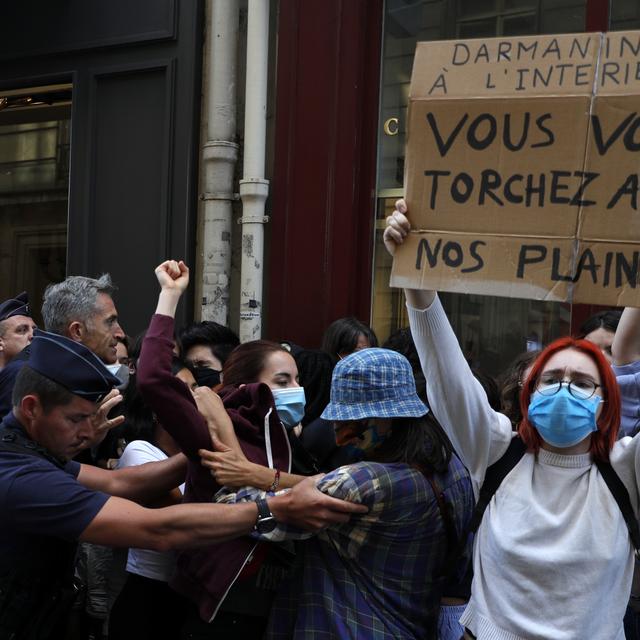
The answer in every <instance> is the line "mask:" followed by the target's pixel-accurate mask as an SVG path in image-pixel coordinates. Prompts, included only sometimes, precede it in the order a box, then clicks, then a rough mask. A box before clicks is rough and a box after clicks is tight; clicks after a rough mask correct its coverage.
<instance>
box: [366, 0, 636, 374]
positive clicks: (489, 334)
mask: <svg viewBox="0 0 640 640" xmlns="http://www.w3.org/2000/svg"><path fill="white" fill-rule="evenodd" d="M622 2H623V3H624V2H625V0H622ZM628 4H634V5H636V4H637V3H636V2H635V0H634V2H633V3H628ZM585 16H586V0H387V2H386V5H385V27H384V47H383V61H382V87H381V103H380V129H379V132H380V133H379V144H378V212H377V220H376V241H375V242H376V244H375V261H374V283H373V296H372V299H373V308H372V324H373V327H374V329H375V330H376V333H377V334H378V336H379V337H380V338H381V339H382V340H384V339H385V338H386V337H387V336H388V335H389V334H390V333H391V332H393V331H394V330H396V329H398V328H400V327H404V326H406V325H407V318H406V312H405V309H404V301H403V299H402V295H401V293H400V292H398V291H396V290H393V289H391V288H390V287H389V285H388V283H389V276H390V272H391V259H390V258H389V256H388V255H387V253H386V251H385V249H384V246H383V244H382V232H383V230H384V224H385V222H384V221H385V217H386V216H387V215H389V213H390V212H391V211H392V210H393V205H394V202H395V200H396V199H397V198H399V197H401V196H402V195H403V172H404V145H405V122H406V113H407V105H408V94H409V82H410V79H411V67H412V64H413V53H414V50H415V45H416V43H417V42H419V41H422V40H444V39H454V38H477V37H493V36H500V35H504V36H514V35H526V34H535V33H563V32H564V33H570V32H580V31H584V28H585ZM441 297H442V300H443V303H444V305H445V308H446V309H447V311H448V313H449V317H450V318H451V321H452V324H453V327H454V329H455V331H456V334H457V336H458V338H459V339H460V343H461V344H462V346H463V349H464V351H465V354H466V355H467V358H468V360H469V362H471V363H472V364H473V365H474V366H478V367H480V368H482V369H483V370H484V371H485V372H487V373H490V374H497V373H499V372H500V371H501V370H503V369H504V367H505V366H506V365H507V364H508V363H509V362H510V360H511V359H513V358H514V357H515V356H516V355H518V354H519V353H520V352H522V351H524V350H525V349H527V348H530V349H532V348H536V347H539V346H541V345H543V344H546V343H548V342H549V341H550V340H553V339H554V338H556V337H558V336H561V335H566V334H567V333H569V331H570V327H571V324H570V321H571V307H570V305H566V304H561V303H550V302H549V303H547V302H537V301H533V300H520V299H514V298H493V297H487V296H477V295H458V294H448V293H444V294H442V296H441Z"/></svg>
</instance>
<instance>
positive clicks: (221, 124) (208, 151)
mask: <svg viewBox="0 0 640 640" xmlns="http://www.w3.org/2000/svg"><path fill="white" fill-rule="evenodd" d="M239 16H240V8H239V2H238V0H213V1H210V2H209V3H208V17H209V24H208V28H207V33H208V42H207V54H208V60H207V63H208V64H207V65H206V68H207V80H208V92H207V94H206V98H205V99H206V107H205V110H206V112H207V116H208V122H207V142H205V144H204V145H203V154H202V157H203V162H204V170H205V175H204V185H203V187H204V188H203V191H204V193H202V194H201V196H200V198H201V199H202V200H203V201H204V204H203V207H202V209H204V224H203V230H202V277H201V281H202V319H203V320H214V321H215V322H219V323H220V324H224V325H227V324H228V322H229V281H230V273H231V222H232V204H233V201H234V200H237V198H238V196H237V194H235V193H234V189H233V186H234V172H235V165H236V162H237V159H238V148H239V145H238V144H237V143H236V142H234V140H235V138H236V73H237V57H238V56H237V48H238V27H239ZM202 209H201V211H202Z"/></svg>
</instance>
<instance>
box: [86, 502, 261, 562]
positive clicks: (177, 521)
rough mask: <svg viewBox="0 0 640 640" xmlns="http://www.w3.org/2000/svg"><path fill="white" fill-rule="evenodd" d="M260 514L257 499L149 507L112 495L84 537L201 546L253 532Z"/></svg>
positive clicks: (151, 545) (162, 546) (145, 545)
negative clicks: (242, 502)
mask: <svg viewBox="0 0 640 640" xmlns="http://www.w3.org/2000/svg"><path fill="white" fill-rule="evenodd" d="M236 507H240V508H236ZM257 515H258V510H257V507H256V504H255V503H244V504H238V505H225V504H178V505H174V506H172V507H165V508H163V509H146V508H145V507H141V506H140V505H138V504H136V503H135V502H131V501H130V500H124V499H122V498H109V500H107V502H106V503H105V505H104V507H102V509H101V510H100V511H99V512H98V515H97V516H96V517H95V518H94V519H93V520H92V521H91V522H90V523H89V525H88V526H87V528H86V529H85V530H84V531H83V532H82V535H81V536H80V540H82V541H83V542H92V543H94V544H103V545H109V546H116V547H136V548H139V549H156V550H158V551H166V550H167V549H179V548H185V547H199V546H204V545H207V544H213V543H218V542H223V541H225V540H230V539H232V538H235V537H237V536H241V535H244V534H247V533H249V532H250V531H251V530H252V529H253V526H254V524H255V522H256V519H257Z"/></svg>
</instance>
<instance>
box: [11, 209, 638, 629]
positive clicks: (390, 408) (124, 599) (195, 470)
mask: <svg viewBox="0 0 640 640" xmlns="http://www.w3.org/2000/svg"><path fill="white" fill-rule="evenodd" d="M408 215H409V213H408V212H407V210H406V205H405V203H404V202H403V201H399V202H398V203H397V205H396V211H395V212H394V213H393V215H392V216H390V217H389V218H388V219H387V228H386V231H385V234H384V240H385V245H386V246H387V249H388V250H389V252H390V253H391V254H393V253H394V252H395V249H396V247H397V246H398V245H399V244H401V243H402V242H403V241H404V239H405V237H406V235H407V233H408V232H409V222H408V218H407V216H408ZM155 274H156V277H157V280H158V284H159V287H160V293H159V296H158V304H157V308H156V310H155V313H154V314H153V316H152V318H151V321H150V324H149V326H148V328H147V330H146V331H145V332H144V333H143V334H142V335H141V336H139V337H138V338H136V339H135V340H134V339H132V338H130V337H128V336H126V335H125V333H124V331H123V329H122V328H121V326H120V320H119V318H118V315H117V311H116V307H115V303H114V297H113V296H114V293H115V287H114V285H113V284H112V283H111V281H110V279H109V277H108V276H102V277H100V278H99V279H92V278H86V277H79V276H71V277H68V278H67V279H66V280H65V281H64V282H62V283H58V284H54V285H51V286H50V287H49V288H48V289H47V291H46V293H45V296H44V301H43V306H42V316H43V318H44V323H45V327H44V330H38V329H37V328H36V327H35V324H34V322H33V320H32V318H31V313H30V309H29V305H28V300H27V296H26V294H20V295H18V296H16V297H15V298H13V299H11V300H7V301H5V302H4V303H2V304H1V305H0V405H1V409H0V410H1V411H2V414H3V416H5V417H4V420H3V422H2V425H0V514H2V526H1V527H0V640H3V639H5V638H6V639H9V638H13V639H15V640H20V639H25V640H27V639H33V640H36V639H42V640H46V639H47V638H52V639H63V640H64V639H68V640H89V639H90V638H92V639H94V640H102V639H104V638H110V639H112V640H118V639H124V640H127V639H129V638H131V639H133V638H136V639H139V640H143V639H146V638H149V639H151V638H176V639H187V638H192V639H201V638H202V639H204V638H230V637H233V634H235V636H237V637H238V638H243V639H245V638H246V639H252V638H256V639H257V638H263V637H264V638H270V639H283V640H284V639H294V638H296V639H306V638H311V639H312V638H318V639H321V638H322V639H325V638H336V639H342V638H352V639H368V638H371V639H372V640H378V639H387V638H388V639H391V638H409V639H416V640H418V639H421V640H422V639H430V640H436V639H438V640H461V639H462V638H466V639H469V638H480V639H485V638H486V639H492V640H493V639H505V640H529V639H534V638H549V639H553V640H556V639H560V640H564V639H567V640H568V639H572V638H575V639H578V638H587V637H588V638H595V639H601V640H622V639H623V638H625V637H626V638H630V639H635V638H640V617H639V616H638V615H637V614H636V610H635V609H636V604H637V602H638V601H640V588H639V589H638V591H636V589H635V586H636V585H635V584H634V583H635V580H634V566H635V563H634V551H635V549H636V548H638V546H639V545H640V528H639V527H638V524H637V518H638V511H639V503H640V493H639V490H638V481H639V478H640V462H638V461H640V450H639V447H640V444H637V443H638V442H640V440H638V439H637V438H635V437H633V436H635V434H636V433H637V431H638V428H639V427H640V386H639V385H640V310H637V309H626V310H625V311H624V312H622V313H620V312H615V311H612V312H603V313H601V314H598V315H597V316H594V317H593V318H591V319H590V320H589V321H588V322H587V323H585V325H584V326H583V327H582V330H581V335H579V336H577V337H575V338H573V337H567V338H563V339H560V340H556V341H555V342H553V343H551V344H549V345H547V346H543V348H542V349H541V350H536V351H526V352H524V353H523V354H522V355H520V356H518V358H516V360H515V361H514V362H513V363H512V365H511V366H510V367H509V368H508V369H507V370H506V371H504V372H503V373H502V375H501V376H500V377H499V378H498V380H497V381H496V380H494V379H493V378H491V377H490V376H488V375H486V374H485V373H483V372H479V371H472V370H471V368H470V367H469V364H468V362H467V360H466V359H465V357H464V354H463V352H462V350H461V348H460V346H459V344H458V340H457V339H456V337H455V335H454V334H453V331H452V329H451V326H450V324H449V322H448V319H447V317H446V314H445V312H444V310H443V308H442V306H441V304H440V302H439V300H438V296H437V294H436V293H435V292H433V291H424V290H421V291H417V290H406V291H405V297H406V301H407V308H408V315H409V323H410V327H409V328H405V329H401V330H399V331H397V332H396V333H394V334H392V335H391V336H390V337H389V339H388V340H387V342H386V343H385V344H383V345H382V346H381V347H379V346H378V341H377V338H376V336H375V334H374V333H373V331H372V330H371V329H370V328H369V327H368V326H367V325H365V324H363V323H362V322H360V321H359V320H357V319H355V318H342V319H340V320H336V321H335V322H334V323H332V324H331V325H330V326H329V327H328V328H327V330H326V333H325V338H324V341H323V344H322V348H321V349H317V350H310V349H307V348H303V347H301V346H298V345H295V344H291V343H275V342H270V341H266V340H256V341H252V342H247V343H244V344H240V341H239V339H238V337H237V336H236V335H235V333H234V332H233V331H232V330H230V329H229V328H227V327H224V326H221V325H219V324H217V323H215V322H200V323H195V324H193V325H190V326H188V327H183V328H178V327H176V326H175V322H174V316H175V310H176V307H177V305H178V302H179V300H180V298H181V296H182V295H183V294H184V292H185V290H186V289H187V287H188V286H189V269H188V268H187V266H186V265H185V264H184V263H183V262H180V261H174V260H167V261H165V262H163V263H162V264H161V265H159V266H158V267H157V268H156V270H155ZM150 311H151V310H150ZM125 326H126V324H125ZM523 335H525V328H523ZM637 581H638V582H639V583H640V577H639V578H638V580H637ZM639 586H640V585H639ZM636 594H637V596H636ZM638 608H639V609H640V607H638ZM625 634H626V635H625Z"/></svg>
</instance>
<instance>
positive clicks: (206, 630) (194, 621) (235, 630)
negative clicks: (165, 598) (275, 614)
mask: <svg viewBox="0 0 640 640" xmlns="http://www.w3.org/2000/svg"><path fill="white" fill-rule="evenodd" d="M266 626H267V618H262V617H258V616H247V615H242V614H234V613H232V612H230V611H220V612H219V613H218V615H217V616H216V617H215V619H214V620H213V622H210V623H209V622H204V621H203V620H201V619H200V616H199V615H198V610H197V608H196V607H195V605H193V604H190V605H189V612H188V614H187V619H186V621H185V624H184V627H183V628H182V633H181V634H180V636H179V637H180V640H223V639H225V640H226V639H227V638H228V639H230V640H260V639H261V638H262V636H263V635H264V632H265V629H266Z"/></svg>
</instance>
